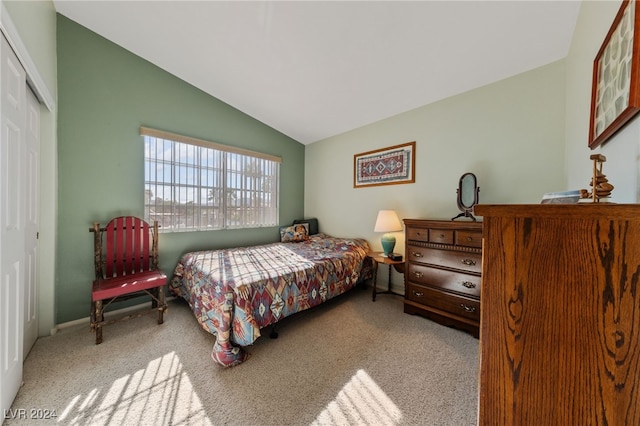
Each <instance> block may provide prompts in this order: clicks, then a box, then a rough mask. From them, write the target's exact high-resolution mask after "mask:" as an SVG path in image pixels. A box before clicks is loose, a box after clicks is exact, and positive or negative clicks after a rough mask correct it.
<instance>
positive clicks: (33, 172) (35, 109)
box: [23, 90, 40, 358]
mask: <svg viewBox="0 0 640 426" xmlns="http://www.w3.org/2000/svg"><path fill="white" fill-rule="evenodd" d="M26 110H27V117H26V125H25V135H26V150H27V153H26V157H27V158H26V163H25V167H26V169H25V179H26V194H25V197H26V199H25V201H26V206H25V210H26V214H25V220H26V223H25V252H24V254H25V268H26V269H25V274H26V275H25V289H24V349H23V350H24V354H23V358H26V357H27V355H28V354H29V351H30V350H31V347H32V346H33V345H34V343H36V339H37V338H38V281H39V279H38V229H39V225H40V220H39V218H40V208H39V205H40V104H39V103H38V100H37V99H36V96H35V95H34V94H33V92H31V90H27V108H26Z"/></svg>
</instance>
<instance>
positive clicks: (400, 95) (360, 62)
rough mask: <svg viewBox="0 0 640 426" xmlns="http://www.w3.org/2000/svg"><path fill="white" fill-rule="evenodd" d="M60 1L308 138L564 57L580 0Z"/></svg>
mask: <svg viewBox="0 0 640 426" xmlns="http://www.w3.org/2000/svg"><path fill="white" fill-rule="evenodd" d="M54 4H55V7H56V10H57V11H58V12H59V13H61V14H62V15H65V16H67V17H68V18H70V19H72V20H73V21H75V22H77V23H79V24H81V25H83V26H85V27H87V28H89V29H91V30H92V31H94V32H96V33H98V34H100V35H102V36H103V37H105V38H107V39H109V40H111V41H113V42H114V43H116V44H118V45H120V46H122V47H124V48H125V49H127V50H129V51H131V52H133V53H135V54H136V55H138V56H140V57H142V58H144V59H146V60H148V61H150V62H152V63H154V64H156V65H157V66H159V67H161V68H163V69H165V70H166V71H168V72H170V73H172V74H174V75H175V76H177V77H179V78H181V79H183V80H185V81H187V82H189V83H190V84H192V85H194V86H196V87H198V88H200V89H201V90H203V91H205V92H207V93H209V94H211V95H212V96H215V97H216V98H218V99H220V100H222V101H224V102H226V103H228V104H230V105H232V106H234V107H235V108H237V109H239V110H241V111H243V112H244V113H246V114H248V115H250V116H252V117H254V118H256V119H258V120H260V121H262V122H263V123H266V124H267V125H269V126H271V127H273V128H275V129H277V130H279V131H281V132H282V133H284V134H286V135H288V136H290V137H291V138H293V139H295V140H297V141H299V142H301V143H303V144H309V143H312V142H316V141H318V140H322V139H324V138H327V137H330V136H333V135H337V134H340V133H343V132H346V131H349V130H352V129H355V128H358V127H361V126H364V125H366V124H370V123H373V122H375V121H378V120H381V119H384V118H387V117H391V116H393V115H396V114H399V113H402V112H405V111H409V110H411V109H414V108H417V107H420V106H423V105H426V104H429V103H432V102H435V101H438V100H440V99H444V98H447V97H449V96H452V95H456V94H459V93H462V92H465V91H467V90H471V89H474V88H476V87H479V86H483V85H486V84H489V83H492V82H495V81H498V80H501V79H503V78H506V77H509V76H512V75H515V74H519V73H522V72H525V71H528V70H531V69H534V68H536V67H539V66H542V65H545V64H548V63H551V62H553V61H556V60H559V59H562V58H564V57H565V56H566V55H567V53H568V50H569V46H570V43H571V38H572V36H573V30H574V27H575V24H576V20H577V16H578V13H579V9H580V1H578V0H573V1H542V0H534V1H479V0H476V1H409V2H403V1H351V2H342V1H320V2H312V1H291V2H287V1H269V2H267V1H257V2H252V1H185V0H173V1H167V0H165V1H151V0H146V1H99V0H83V1H78V0H74V1H69V0H54Z"/></svg>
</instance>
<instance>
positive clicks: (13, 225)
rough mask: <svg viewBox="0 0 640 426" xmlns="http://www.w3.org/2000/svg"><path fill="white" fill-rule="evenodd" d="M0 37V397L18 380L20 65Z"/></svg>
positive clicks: (6, 402) (7, 396) (5, 405)
mask: <svg viewBox="0 0 640 426" xmlns="http://www.w3.org/2000/svg"><path fill="white" fill-rule="evenodd" d="M1 38H2V40H0V62H1V63H0V98H1V99H0V115H1V116H2V118H1V121H0V403H1V404H2V407H0V408H2V412H3V413H4V412H5V410H8V409H9V408H10V407H11V403H12V402H13V399H14V398H15V396H16V394H17V393H18V389H19V388H20V385H21V384H22V361H23V344H24V342H23V339H24V313H23V310H24V287H25V265H24V262H25V222H26V221H25V213H26V211H25V206H26V203H25V193H26V182H25V178H24V177H25V173H26V170H25V161H26V151H27V150H26V147H25V136H24V130H23V129H24V127H25V117H26V114H25V95H26V82H25V71H24V69H23V68H22V66H21V65H20V62H18V59H17V58H16V56H15V54H14V53H13V51H12V50H11V47H10V46H9V44H8V43H7V41H6V40H5V38H4V37H1Z"/></svg>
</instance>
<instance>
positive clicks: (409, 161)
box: [353, 142, 416, 188]
mask: <svg viewBox="0 0 640 426" xmlns="http://www.w3.org/2000/svg"><path fill="white" fill-rule="evenodd" d="M415 167H416V143H415V142H407V143H404V144H401V145H395V146H390V147H388V148H382V149H376V150H374V151H367V152H363V153H360V154H356V155H354V156H353V187H354V188H361V187H364V186H376V185H395V184H400V183H413V182H415V172H414V169H415Z"/></svg>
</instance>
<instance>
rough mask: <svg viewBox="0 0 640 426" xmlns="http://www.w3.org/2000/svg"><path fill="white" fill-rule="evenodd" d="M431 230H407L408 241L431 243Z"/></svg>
mask: <svg viewBox="0 0 640 426" xmlns="http://www.w3.org/2000/svg"><path fill="white" fill-rule="evenodd" d="M428 231H429V230H428V229H424V228H407V240H413V241H423V242H427V241H429V232H428Z"/></svg>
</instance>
